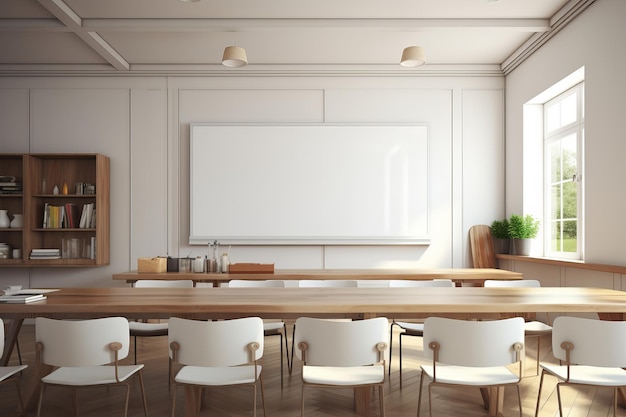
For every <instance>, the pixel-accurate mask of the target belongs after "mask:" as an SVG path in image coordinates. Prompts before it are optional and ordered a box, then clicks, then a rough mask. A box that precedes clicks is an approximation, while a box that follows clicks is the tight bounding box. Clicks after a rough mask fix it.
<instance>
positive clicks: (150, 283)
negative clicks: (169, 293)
mask: <svg viewBox="0 0 626 417" xmlns="http://www.w3.org/2000/svg"><path fill="white" fill-rule="evenodd" d="M192 287H193V281H192V280H190V279H171V280H167V279H139V280H137V281H136V282H135V288H192Z"/></svg>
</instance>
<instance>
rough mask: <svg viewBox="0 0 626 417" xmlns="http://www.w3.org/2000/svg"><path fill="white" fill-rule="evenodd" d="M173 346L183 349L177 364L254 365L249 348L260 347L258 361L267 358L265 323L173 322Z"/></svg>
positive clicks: (174, 319) (170, 335) (170, 333)
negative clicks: (265, 351)
mask: <svg viewBox="0 0 626 417" xmlns="http://www.w3.org/2000/svg"><path fill="white" fill-rule="evenodd" d="M168 328H169V330H168V340H169V343H168V345H169V346H170V349H169V352H170V353H169V355H170V358H173V351H172V349H171V343H172V342H177V343H178V344H179V345H180V349H179V351H178V354H177V355H178V357H177V362H178V363H181V364H183V365H193V366H237V365H243V364H247V363H250V362H252V360H251V355H250V351H249V350H248V345H249V344H250V343H258V344H259V349H257V350H256V352H255V354H254V358H253V359H255V360H258V359H261V357H263V340H264V333H263V320H261V319H260V318H259V317H245V318H241V319H232V320H220V321H203V320H188V319H181V318H178V317H172V318H170V319H169V325H168Z"/></svg>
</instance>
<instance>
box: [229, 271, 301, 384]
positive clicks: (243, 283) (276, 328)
mask: <svg viewBox="0 0 626 417" xmlns="http://www.w3.org/2000/svg"><path fill="white" fill-rule="evenodd" d="M228 286H229V287H231V288H261V287H271V288H284V287H285V282H284V281H281V280H263V281H256V280H241V279H233V280H230V281H229V282H228ZM263 330H264V333H265V336H266V337H267V336H280V344H279V346H280V358H281V359H280V387H281V388H282V387H283V379H284V378H283V373H284V369H285V368H284V366H283V338H284V341H285V350H284V356H285V359H286V360H287V366H289V345H288V342H287V324H285V322H284V321H267V320H263Z"/></svg>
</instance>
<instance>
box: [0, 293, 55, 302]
mask: <svg viewBox="0 0 626 417" xmlns="http://www.w3.org/2000/svg"><path fill="white" fill-rule="evenodd" d="M46 298H48V297H46V296H45V295H43V294H42V293H37V294H21V293H17V294H5V295H0V303H11V304H27V303H34V302H35V301H43V300H45V299H46Z"/></svg>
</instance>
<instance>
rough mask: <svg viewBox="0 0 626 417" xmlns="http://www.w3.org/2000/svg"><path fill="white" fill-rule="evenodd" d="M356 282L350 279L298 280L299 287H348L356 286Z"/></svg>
mask: <svg viewBox="0 0 626 417" xmlns="http://www.w3.org/2000/svg"><path fill="white" fill-rule="evenodd" d="M357 284H358V282H357V281H356V280H350V279H302V280H300V281H298V287H300V288H350V287H353V288H354V287H357V286H358V285H357Z"/></svg>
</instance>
